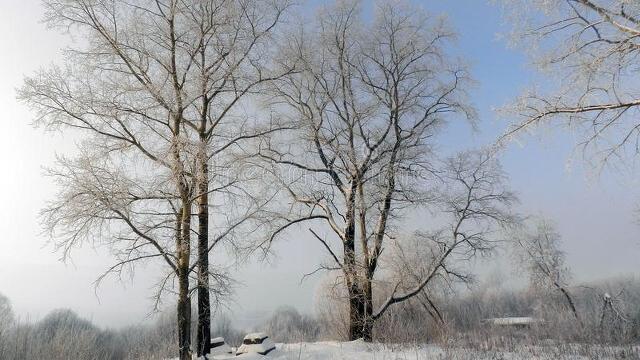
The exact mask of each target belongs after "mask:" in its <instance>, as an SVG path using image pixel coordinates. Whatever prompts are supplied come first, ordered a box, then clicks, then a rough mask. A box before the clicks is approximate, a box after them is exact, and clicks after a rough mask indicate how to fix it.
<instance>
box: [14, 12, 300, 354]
mask: <svg viewBox="0 0 640 360" xmlns="http://www.w3.org/2000/svg"><path fill="white" fill-rule="evenodd" d="M45 6H46V7H47V19H46V20H47V23H48V24H49V25H50V26H52V27H58V28H62V29H64V30H69V31H70V32H71V33H72V34H74V35H75V34H77V35H80V36H82V38H83V40H84V42H83V43H82V45H81V46H80V47H79V48H78V49H69V50H68V51H67V52H66V62H65V65H64V67H52V68H51V69H49V70H44V71H41V72H39V73H38V74H36V75H35V76H33V77H30V78H27V79H26V80H25V85H24V87H23V89H21V91H20V94H19V97H20V98H21V99H22V100H24V101H25V102H27V103H28V104H29V105H31V106H32V107H33V108H34V109H35V110H36V112H37V120H36V123H37V124H41V125H43V126H45V127H48V128H54V129H58V128H60V129H65V130H70V131H72V130H79V131H81V132H83V133H84V134H85V135H87V136H86V139H87V142H86V144H85V146H84V149H83V150H82V154H81V155H80V156H79V158H78V159H75V160H74V159H62V160H61V165H60V168H58V169H54V170H53V171H52V174H53V175H54V176H56V178H57V179H58V180H59V181H60V182H61V188H62V190H61V193H60V194H59V197H58V199H57V201H54V202H53V203H52V204H51V206H50V207H48V208H47V209H46V210H45V222H46V224H47V227H48V228H49V229H50V230H52V231H53V233H54V235H55V236H57V237H58V236H60V237H61V238H60V239H59V242H58V245H59V246H60V247H61V248H63V249H64V251H65V254H68V252H67V251H68V250H69V249H71V248H72V247H73V246H74V245H76V244H78V243H81V242H82V241H84V240H89V241H93V240H96V241H97V240H100V241H102V242H106V243H107V244H110V245H113V247H114V248H116V250H115V253H116V254H117V256H118V257H119V259H120V261H119V262H118V264H116V265H115V266H114V267H113V268H111V269H110V271H115V272H120V271H121V269H122V268H123V266H125V265H127V266H128V265H132V264H133V263H135V262H137V261H139V260H145V259H149V258H153V257H160V258H162V259H164V262H165V263H166V264H167V266H168V268H169V269H170V270H171V272H170V274H172V275H168V276H167V277H166V278H165V279H164V280H163V281H162V282H161V284H160V290H164V289H166V288H167V287H166V285H167V284H170V281H169V280H170V279H172V278H173V276H175V277H176V279H177V283H178V284H177V288H178V291H177V293H178V311H177V316H178V327H179V331H178V333H179V336H178V338H179V347H180V357H181V358H182V359H186V358H188V357H189V356H190V354H189V352H190V341H191V340H190V339H191V335H190V314H191V310H190V306H191V305H190V297H191V292H192V290H193V288H191V286H190V283H191V282H192V281H191V280H190V276H191V275H192V274H197V276H196V277H195V278H194V279H192V280H194V282H195V283H196V284H197V285H196V287H197V290H198V314H199V315H198V322H199V325H198V336H197V339H198V346H197V352H198V354H203V353H206V352H208V347H209V346H210V311H211V310H210V307H211V301H210V299H209V295H210V293H213V294H214V295H216V296H217V295H220V294H224V293H226V292H227V290H226V289H225V288H221V289H217V288H212V287H214V286H216V285H221V284H225V283H227V282H225V281H224V280H225V279H224V277H218V278H217V279H216V280H214V282H215V284H209V281H210V277H211V276H212V275H217V274H215V273H212V267H211V266H209V263H208V257H209V253H210V252H212V251H213V250H214V248H216V249H217V248H218V247H220V246H219V244H222V243H224V242H228V241H231V240H234V239H238V238H242V237H243V236H241V235H240V234H242V233H246V231H251V230H255V229H256V228H259V227H260V226H263V225H265V224H266V222H264V221H263V220H259V219H258V217H259V216H258V213H259V212H260V209H261V208H262V207H263V206H264V205H265V203H266V202H265V201H260V200H259V199H258V198H257V197H256V196H254V195H256V191H254V188H255V186H251V185H248V184H247V183H248V182H250V181H251V180H255V179H256V177H255V176H248V177H247V176H243V174H242V172H241V171H240V170H241V169H239V166H238V163H237V161H238V158H239V157H243V156H246V154H244V150H243V147H242V142H243V141H245V140H247V139H252V138H255V137H260V136H266V135H267V134H269V133H270V132H271V131H274V129H276V126H273V123H272V122H271V120H270V119H267V120H266V121H261V120H255V119H249V118H248V117H247V116H243V113H242V112H241V111H240V110H236V108H237V107H239V106H240V105H242V104H243V103H242V101H241V100H242V99H243V98H245V97H247V96H249V95H255V93H256V92H257V91H258V86H259V85H260V84H262V83H264V82H267V81H269V80H271V79H272V75H273V73H272V72H270V71H269V70H268V69H267V68H266V60H265V59H263V58H265V57H266V56H267V55H269V51H268V50H269V47H268V44H269V41H271V38H270V35H269V34H270V33H271V32H273V29H274V28H275V26H276V25H277V24H278V23H279V22H280V19H281V16H282V14H283V12H284V11H285V10H286V9H287V7H288V6H289V5H288V2H279V1H266V0H265V1H176V0H166V1H155V0H138V1H122V0H99V1H88V0H78V1H70V0H69V1H67V0H61V1H57V0H51V1H46V2H45ZM284 71H285V72H287V70H284ZM276 77H277V75H276ZM244 105H246V103H245V104H244ZM232 165H233V166H232ZM267 198H268V195H267ZM221 205H225V206H231V205H234V206H233V209H228V208H226V207H225V208H223V207H222V206H221ZM196 206H197V218H198V227H197V231H196V229H193V228H192V221H193V218H194V215H195V214H196V211H194V209H195V207H196ZM210 208H213V209H215V210H214V213H215V214H217V215H218V216H217V217H216V218H214V219H213V221H210V217H211V215H210ZM254 220H255V221H254ZM244 230H246V231H244ZM193 234H196V235H197V237H198V242H197V249H198V251H197V252H196V254H195V255H197V259H198V260H197V262H196V263H192V259H191V258H192V251H191V247H192V243H191V239H192V235H193ZM170 238H171V239H173V242H170V241H169V239H170ZM213 269H215V267H213ZM217 280H222V281H217Z"/></svg>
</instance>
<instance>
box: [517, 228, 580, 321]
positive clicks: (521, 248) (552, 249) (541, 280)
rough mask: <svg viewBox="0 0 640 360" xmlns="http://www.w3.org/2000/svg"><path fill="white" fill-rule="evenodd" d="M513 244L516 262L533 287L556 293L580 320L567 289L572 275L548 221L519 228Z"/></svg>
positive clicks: (557, 235)
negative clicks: (558, 293) (560, 295)
mask: <svg viewBox="0 0 640 360" xmlns="http://www.w3.org/2000/svg"><path fill="white" fill-rule="evenodd" d="M514 242H515V246H516V253H517V255H518V256H517V259H518V263H519V264H520V265H521V266H522V267H524V268H525V270H526V271H527V273H528V274H529V279H530V281H531V284H532V286H534V287H538V288H542V289H551V290H555V291H559V292H560V293H561V294H562V296H563V298H564V299H565V300H566V303H567V306H568V307H569V309H570V310H571V312H572V313H573V315H574V316H575V318H576V319H578V320H580V316H579V315H578V310H577V309H576V304H575V302H574V300H573V297H572V296H571V293H570V292H569V289H568V287H569V280H570V277H571V273H570V271H569V268H568V266H567V264H566V259H565V254H564V252H563V251H562V250H561V249H560V242H561V237H560V234H559V233H558V232H557V231H556V229H555V227H554V226H553V225H552V224H551V223H550V222H549V221H547V220H544V219H536V220H534V221H533V224H532V225H531V226H530V228H526V227H525V228H522V229H520V230H519V231H518V232H517V233H516V234H515V235H514Z"/></svg>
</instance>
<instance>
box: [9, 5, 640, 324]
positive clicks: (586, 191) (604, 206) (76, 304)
mask: <svg viewBox="0 0 640 360" xmlns="http://www.w3.org/2000/svg"><path fill="white" fill-rule="evenodd" d="M317 3H318V1H314V2H311V3H310V5H309V6H311V5H314V4H317ZM421 3H422V4H423V6H424V7H425V8H426V9H427V10H429V11H430V12H431V13H433V14H446V15H447V16H448V18H449V21H450V23H451V25H452V26H453V27H454V28H455V29H456V30H457V31H458V33H459V40H458V42H457V44H456V46H455V48H454V49H452V51H453V52H454V53H455V54H457V55H458V56H460V57H462V58H464V60H465V61H466V62H468V63H469V64H470V66H471V70H472V75H473V77H474V78H475V79H476V80H477V81H478V86H477V87H476V88H475V89H474V90H473V91H472V97H471V98H472V101H473V103H474V104H475V105H476V107H477V109H478V112H479V115H480V121H481V122H480V126H479V132H478V133H475V134H472V133H471V132H470V131H469V129H468V127H467V126H466V125H461V124H459V125H453V126H452V127H451V128H450V129H449V130H447V133H446V135H445V136H443V137H442V140H441V142H442V146H443V147H444V148H448V149H453V148H463V147H472V146H480V145H485V144H488V143H490V142H491V141H493V140H494V139H495V138H496V137H497V136H498V135H499V134H501V133H502V131H503V130H504V128H505V126H506V123H507V120H508V119H500V118H498V116H497V115H496V113H495V112H494V111H493V110H494V109H495V108H497V107H501V106H503V105H505V104H507V103H508V102H509V101H510V100H512V99H513V98H514V97H515V96H516V95H517V94H518V93H519V92H520V91H522V90H523V89H524V88H526V87H527V86H528V84H530V83H531V82H532V81H534V80H538V81H544V80H543V78H541V77H540V76H538V75H537V74H535V73H534V72H533V71H532V70H531V68H530V67H528V66H527V61H528V59H527V58H526V57H525V56H524V55H523V53H522V51H521V50H519V49H509V48H508V46H507V44H506V42H505V41H504V40H500V39H499V38H498V34H500V33H504V32H506V31H508V30H509V28H508V26H506V24H504V21H503V19H502V15H501V13H500V8H499V7H498V6H494V5H491V4H490V3H489V2H488V1H483V0H454V1H452V0H429V1H422V2H421ZM365 6H369V7H370V6H371V2H367V1H365ZM41 16H42V12H41V8H40V7H39V4H38V1H37V0H24V1H20V2H18V1H0V80H1V81H0V108H2V109H4V110H3V112H2V121H3V123H4V124H5V131H2V132H0V161H2V163H3V165H4V166H3V171H2V174H1V175H0V199H3V201H2V202H0V219H1V220H0V234H3V236H2V237H0V293H4V294H5V295H7V296H9V297H10V298H11V299H12V300H13V302H14V305H15V307H16V309H17V310H18V312H19V313H20V314H21V315H23V316H26V315H29V316H31V317H33V318H37V317H40V316H42V315H44V314H45V313H46V312H47V311H49V310H51V309H53V308H57V307H70V308H72V309H74V310H76V311H78V312H79V313H80V314H81V315H83V316H86V317H89V318H92V319H94V320H95V321H97V322H98V323H100V324H103V325H108V326H119V325H123V324H128V323H136V322H141V321H144V319H145V316H146V314H147V313H148V310H149V306H150V304H151V302H150V300H149V296H150V292H149V290H150V288H151V287H152V285H153V281H154V280H155V278H154V277H153V276H150V275H149V274H150V273H153V269H154V268H153V266H148V267H146V268H140V269H139V270H138V271H137V272H136V276H135V277H134V278H133V279H127V280H125V282H124V284H121V283H118V282H117V281H115V280H113V281H108V282H106V283H105V284H104V285H103V287H102V288H100V289H99V290H98V292H97V294H98V296H96V294H95V293H94V289H93V288H92V282H93V280H95V278H96V277H97V276H98V275H99V274H100V271H101V270H104V268H105V267H106V265H108V257H105V256H104V254H103V253H101V252H100V250H92V249H83V250H82V251H80V252H79V253H78V255H77V256H76V258H75V260H74V262H73V263H72V264H67V265H65V264H61V263H60V262H59V261H58V257H59V255H58V254H54V253H52V251H51V246H49V245H47V244H46V237H45V236H43V235H42V234H41V233H40V230H39V224H38V222H37V213H38V210H39V209H40V208H41V207H42V206H43V204H44V201H45V200H47V199H48V198H50V197H51V196H52V192H53V191H54V190H55V188H54V187H53V186H52V184H51V183H50V181H49V180H48V179H43V178H42V177H41V176H40V174H41V170H40V169H41V167H42V166H47V165H50V164H51V163H52V160H53V154H54V153H55V152H56V151H58V152H59V151H62V152H64V151H68V150H69V149H71V148H73V140H72V139H69V138H65V137H64V136H62V135H60V134H45V133H43V132H42V130H37V129H33V128H32V127H31V126H30V125H29V124H30V122H31V118H32V114H30V113H29V111H27V109H25V108H24V107H23V106H22V105H20V104H17V103H16V101H15V91H14V89H15V88H16V87H18V86H20V84H21V82H22V76H23V75H26V74H31V73H32V72H33V71H35V70H36V69H37V68H38V67H40V66H46V65H48V64H50V63H52V62H54V61H56V60H57V59H59V54H60V49H61V48H63V47H64V45H65V43H66V41H67V40H66V39H65V38H64V37H62V36H60V35H58V34H56V33H54V32H51V31H49V30H46V29H45V27H44V26H43V25H42V24H41V23H39V22H38V21H39V19H40V18H41ZM9 130H11V131H9ZM542 133H543V134H544V132H542ZM574 144H575V140H574V139H573V136H572V135H571V134H569V133H566V132H561V131H555V132H551V131H550V132H549V134H548V136H544V137H529V138H524V139H523V142H522V146H520V145H516V144H512V145H510V146H509V147H508V148H507V149H506V151H505V153H504V154H503V165H504V168H505V170H506V171H507V172H508V173H509V175H510V177H511V184H512V188H513V189H514V190H515V191H517V192H518V193H519V195H520V199H521V205H520V210H521V211H522V212H523V213H533V214H543V215H546V216H548V217H550V218H552V219H554V220H555V222H556V223H557V224H558V229H559V231H560V232H561V233H562V235H563V237H564V249H565V251H566V252H567V259H568V262H569V265H570V266H571V268H572V269H573V272H574V275H575V278H576V280H578V281H581V280H586V279H593V278H603V277H606V276H611V275H614V274H629V273H633V272H635V273H636V274H637V271H638V260H637V259H638V258H640V240H639V239H638V236H637V234H638V230H639V229H638V227H637V225H636V224H635V222H634V221H635V218H634V216H635V214H634V210H635V208H636V203H637V202H638V201H640V194H639V193H638V191H637V190H636V189H637V188H638V186H637V181H636V180H635V178H633V177H628V176H623V175H621V174H617V173H610V172H605V173H603V174H602V175H600V176H591V175H590V173H589V172H588V171H586V170H585V166H583V163H582V160H581V158H580V157H579V156H572V151H573V149H574ZM275 250H276V252H277V255H276V257H274V258H273V259H271V262H270V263H268V264H263V263H253V264H249V265H248V266H245V267H243V268H240V269H239V270H238V273H237V279H238V281H239V283H240V286H239V287H238V293H237V296H236V300H235V302H234V303H232V304H231V305H230V308H231V310H232V311H233V313H234V317H236V318H237V319H240V320H242V321H243V322H244V323H246V324H248V325H250V324H252V323H255V322H256V321H258V319H259V317H260V316H259V315H257V314H260V313H263V312H264V311H269V310H273V309H275V308H276V307H278V306H279V305H293V306H296V307H298V308H299V309H300V310H303V311H312V310H313V307H314V300H313V299H314V296H315V292H316V287H317V284H318V283H319V281H320V278H319V277H315V278H312V279H311V280H308V281H305V282H303V283H302V284H300V278H301V276H302V274H304V273H307V272H310V271H313V270H314V269H315V265H316V264H318V263H319V262H320V261H321V260H322V258H323V255H322V254H323V253H322V249H321V248H320V247H319V246H318V245H317V244H316V243H315V242H314V241H313V239H311V238H310V237H309V236H308V235H307V234H306V233H304V232H299V233H296V232H293V233H291V234H290V235H289V237H288V239H284V240H282V241H281V242H279V243H278V244H276V247H275ZM318 254H320V255H318ZM481 267H482V268H483V269H482V272H483V273H485V274H487V273H492V272H493V273H495V272H500V273H502V274H504V276H510V275H511V274H512V269H511V268H510V267H509V262H508V261H506V260H504V256H503V258H502V259H501V258H495V259H493V260H491V261H488V262H485V263H483V264H481ZM34 284H36V285H37V286H33V285H34ZM274 289H276V290H274ZM257 299H259V300H257Z"/></svg>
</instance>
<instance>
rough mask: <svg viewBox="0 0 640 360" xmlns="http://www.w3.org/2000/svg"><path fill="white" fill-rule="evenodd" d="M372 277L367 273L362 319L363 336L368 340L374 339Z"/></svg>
mask: <svg viewBox="0 0 640 360" xmlns="http://www.w3.org/2000/svg"><path fill="white" fill-rule="evenodd" d="M371 280H372V279H371V278H370V277H369V275H367V279H366V280H365V287H364V309H363V310H364V311H363V319H362V338H363V339H364V341H366V342H371V341H373V322H374V319H373V293H372V289H371Z"/></svg>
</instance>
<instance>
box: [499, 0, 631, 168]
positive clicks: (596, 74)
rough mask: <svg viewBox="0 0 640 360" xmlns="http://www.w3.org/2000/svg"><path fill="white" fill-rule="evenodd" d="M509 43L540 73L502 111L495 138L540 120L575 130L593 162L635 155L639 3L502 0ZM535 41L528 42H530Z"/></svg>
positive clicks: (522, 129)
mask: <svg viewBox="0 0 640 360" xmlns="http://www.w3.org/2000/svg"><path fill="white" fill-rule="evenodd" d="M505 4H506V7H507V8H508V9H509V10H510V14H511V15H512V17H513V20H514V21H513V24H514V28H515V31H514V35H515V40H516V41H517V42H519V43H522V44H524V45H525V46H526V47H527V49H536V51H534V52H533V59H534V64H535V65H536V66H538V67H539V68H540V69H541V70H543V73H544V74H545V75H547V77H546V78H545V82H544V84H541V86H539V88H541V90H540V89H537V90H531V91H529V92H527V93H525V94H523V95H522V96H521V97H520V98H519V99H518V100H517V102H516V103H515V104H514V105H513V106H512V107H510V108H508V110H509V111H508V113H509V114H510V115H511V116H514V117H515V118H516V119H517V121H516V122H515V123H514V124H513V125H512V127H511V128H509V130H508V131H507V133H506V134H505V135H504V136H503V140H504V139H508V138H510V137H512V136H514V135H516V134H517V133H520V132H523V131H526V130H531V129H533V128H535V127H536V126H537V125H540V124H549V125H561V126H566V127H567V128H570V129H572V130H576V131H578V132H579V133H580V138H579V141H580V143H579V145H580V146H581V147H582V149H583V151H585V154H588V155H590V154H593V155H595V160H596V161H597V163H600V164H602V165H604V164H607V163H610V162H609V160H613V159H615V160H624V158H625V157H626V156H628V155H631V156H634V155H637V154H638V150H639V149H640V147H639V146H638V140H639V137H638V135H639V134H640V133H639V131H638V130H639V129H640V123H638V121H637V118H638V110H639V109H640V107H639V105H640V98H639V97H638V86H637V83H636V81H635V71H636V70H635V69H636V68H637V66H638V58H637V56H638V52H639V51H640V42H639V41H638V35H640V6H639V4H638V3H637V2H634V1H627V0H615V1H600V0H553V1H548V0H535V1H508V2H505ZM532 44H536V45H532Z"/></svg>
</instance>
